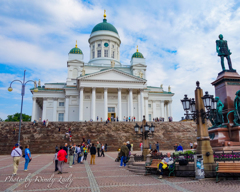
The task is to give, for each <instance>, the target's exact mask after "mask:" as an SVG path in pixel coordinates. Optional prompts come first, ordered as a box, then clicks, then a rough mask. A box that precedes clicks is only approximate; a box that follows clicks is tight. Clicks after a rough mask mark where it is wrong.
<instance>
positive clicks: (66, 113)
mask: <svg viewBox="0 0 240 192" xmlns="http://www.w3.org/2000/svg"><path fill="white" fill-rule="evenodd" d="M69 98H70V96H65V105H64V106H65V113H64V121H68V110H69V109H68V108H69Z"/></svg>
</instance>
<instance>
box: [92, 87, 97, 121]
mask: <svg viewBox="0 0 240 192" xmlns="http://www.w3.org/2000/svg"><path fill="white" fill-rule="evenodd" d="M95 105H96V88H95V87H93V88H92V103H91V119H92V120H93V121H95V119H96V117H95V114H96V113H95Z"/></svg>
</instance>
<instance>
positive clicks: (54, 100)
mask: <svg viewBox="0 0 240 192" xmlns="http://www.w3.org/2000/svg"><path fill="white" fill-rule="evenodd" d="M53 121H57V98H53Z"/></svg>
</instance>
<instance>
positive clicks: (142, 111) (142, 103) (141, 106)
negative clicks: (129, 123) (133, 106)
mask: <svg viewBox="0 0 240 192" xmlns="http://www.w3.org/2000/svg"><path fill="white" fill-rule="evenodd" d="M143 115H144V99H143V89H140V119H139V121H142V120H143Z"/></svg>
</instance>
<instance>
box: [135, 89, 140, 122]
mask: <svg viewBox="0 0 240 192" xmlns="http://www.w3.org/2000/svg"><path fill="white" fill-rule="evenodd" d="M136 120H137V121H140V120H141V100H140V93H138V117H136Z"/></svg>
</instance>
